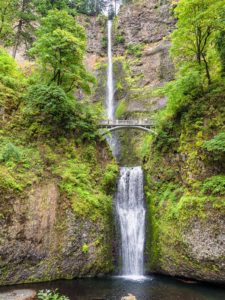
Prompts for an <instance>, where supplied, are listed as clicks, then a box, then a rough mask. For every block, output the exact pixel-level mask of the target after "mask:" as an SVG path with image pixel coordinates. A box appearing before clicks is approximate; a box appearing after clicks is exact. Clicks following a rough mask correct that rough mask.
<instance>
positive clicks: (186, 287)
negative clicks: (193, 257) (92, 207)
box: [0, 276, 225, 300]
mask: <svg viewBox="0 0 225 300" xmlns="http://www.w3.org/2000/svg"><path fill="white" fill-rule="evenodd" d="M21 288H32V289H35V290H40V289H58V290H59V291H60V292H61V293H62V294H64V295H66V296H68V297H69V298H70V300H120V299H121V297H123V296H126V295H127V294H128V293H131V294H133V295H135V296H136V298H137V300H225V289H223V288H220V287H215V286H211V285H203V284H197V283H192V284H187V283H183V282H181V281H178V280H175V279H172V278H168V277H162V276H152V277H142V278H123V277H110V278H97V279H74V280H58V281H53V282H47V283H37V284H24V285H17V286H8V287H0V293H1V292H5V291H10V290H12V289H21Z"/></svg>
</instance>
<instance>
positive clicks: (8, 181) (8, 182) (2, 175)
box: [0, 165, 23, 191]
mask: <svg viewBox="0 0 225 300" xmlns="http://www.w3.org/2000/svg"><path fill="white" fill-rule="evenodd" d="M2 189H3V190H6V191H22V190H23V185H22V184H21V183H20V182H19V181H18V180H17V179H16V178H15V177H14V176H13V174H12V172H10V171H9V170H8V168H7V167H5V166H2V165H0V191H1V190H2Z"/></svg>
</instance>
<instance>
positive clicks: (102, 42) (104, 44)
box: [101, 36, 108, 49]
mask: <svg viewBox="0 0 225 300" xmlns="http://www.w3.org/2000/svg"><path fill="white" fill-rule="evenodd" d="M107 43H108V40H107V37H105V36H103V38H102V41H101V44H102V48H103V49H107Z"/></svg>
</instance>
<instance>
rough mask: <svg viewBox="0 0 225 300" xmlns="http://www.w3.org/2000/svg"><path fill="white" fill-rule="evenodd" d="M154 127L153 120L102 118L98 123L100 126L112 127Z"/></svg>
mask: <svg viewBox="0 0 225 300" xmlns="http://www.w3.org/2000/svg"><path fill="white" fill-rule="evenodd" d="M134 126H135V127H145V128H151V127H154V120H104V121H101V122H100V123H99V127H100V128H113V127H134Z"/></svg>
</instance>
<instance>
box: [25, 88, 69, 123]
mask: <svg viewBox="0 0 225 300" xmlns="http://www.w3.org/2000/svg"><path fill="white" fill-rule="evenodd" d="M26 101H27V109H28V111H27V113H28V114H29V115H30V116H31V118H33V116H39V118H40V120H42V121H43V122H44V123H45V124H46V125H47V124H49V125H51V126H53V127H56V128H57V127H58V126H60V127H63V128H65V129H68V128H73V127H74V123H75V121H74V119H75V102H74V99H73V98H72V97H69V96H67V95H66V93H65V92H64V90H63V89H62V88H60V87H59V86H56V85H43V84H37V85H33V86H31V87H30V88H29V89H28V93H27V96H26Z"/></svg>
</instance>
